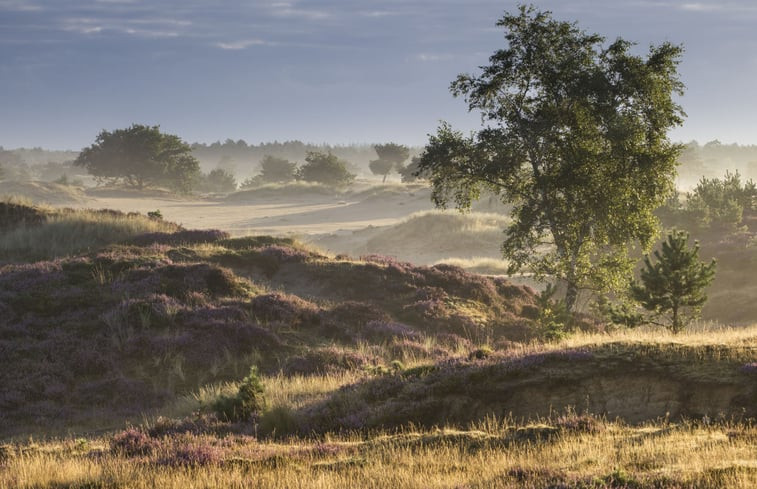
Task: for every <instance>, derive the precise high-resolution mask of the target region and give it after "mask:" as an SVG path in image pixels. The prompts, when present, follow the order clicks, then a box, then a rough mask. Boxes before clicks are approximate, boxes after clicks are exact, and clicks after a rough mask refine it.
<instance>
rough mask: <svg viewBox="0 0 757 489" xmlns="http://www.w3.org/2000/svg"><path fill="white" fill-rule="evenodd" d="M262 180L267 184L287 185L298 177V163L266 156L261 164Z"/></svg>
mask: <svg viewBox="0 0 757 489" xmlns="http://www.w3.org/2000/svg"><path fill="white" fill-rule="evenodd" d="M260 168H261V171H260V179H261V180H262V181H263V182H265V183H286V182H291V181H294V180H295V179H296V177H297V163H294V162H291V161H289V160H287V159H285V158H279V157H276V156H270V155H266V156H265V157H264V158H263V161H262V162H261V163H260Z"/></svg>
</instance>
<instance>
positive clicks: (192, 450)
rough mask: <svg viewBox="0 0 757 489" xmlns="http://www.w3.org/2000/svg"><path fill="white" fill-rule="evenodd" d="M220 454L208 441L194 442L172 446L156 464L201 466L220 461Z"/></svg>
mask: <svg viewBox="0 0 757 489" xmlns="http://www.w3.org/2000/svg"><path fill="white" fill-rule="evenodd" d="M222 455H223V453H222V452H221V450H220V449H219V448H218V447H216V446H213V445H211V444H210V443H209V442H195V443H192V444H188V445H184V446H178V447H174V448H172V449H171V450H170V451H169V453H168V454H167V455H165V456H162V457H160V458H159V459H158V460H157V461H156V464H157V465H163V466H169V467H203V466H207V465H215V464H218V463H220V462H221V460H222Z"/></svg>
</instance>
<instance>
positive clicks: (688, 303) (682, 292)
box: [631, 231, 715, 333]
mask: <svg viewBox="0 0 757 489" xmlns="http://www.w3.org/2000/svg"><path fill="white" fill-rule="evenodd" d="M688 240H689V235H688V233H686V232H684V231H673V232H671V233H670V234H668V237H667V240H666V241H665V242H663V243H662V250H661V251H659V250H658V251H655V253H654V256H655V259H656V262H655V263H652V261H651V260H650V258H649V256H648V255H647V256H646V257H645V258H644V268H642V270H641V284H639V283H633V284H632V285H631V294H632V296H633V298H634V299H635V300H636V301H638V302H639V303H640V304H641V305H642V306H643V307H644V308H645V309H646V310H648V311H650V312H651V313H652V315H653V320H654V319H656V318H661V317H663V316H666V315H667V316H669V317H668V320H667V322H666V323H664V325H665V326H666V327H667V328H668V329H670V330H671V331H672V332H673V333H679V332H680V331H682V330H683V329H684V328H685V327H686V325H687V324H688V323H689V321H691V320H692V319H694V318H696V317H698V316H699V313H700V312H701V309H702V306H703V305H704V303H705V302H706V301H707V295H706V294H705V293H704V289H705V288H706V287H707V286H708V285H709V284H710V283H711V282H712V280H713V278H714V277H715V260H712V262H710V264H705V263H702V262H701V261H699V244H698V243H696V242H695V244H694V247H693V248H692V249H689V248H688Z"/></svg>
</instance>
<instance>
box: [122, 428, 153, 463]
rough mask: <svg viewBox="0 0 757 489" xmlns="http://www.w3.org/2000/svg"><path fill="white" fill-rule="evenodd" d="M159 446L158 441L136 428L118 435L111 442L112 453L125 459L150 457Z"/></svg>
mask: <svg viewBox="0 0 757 489" xmlns="http://www.w3.org/2000/svg"><path fill="white" fill-rule="evenodd" d="M157 446H158V442H157V440H154V439H152V438H150V437H149V436H148V435H147V434H146V433H144V432H142V431H140V430H138V429H136V428H129V429H127V430H125V431H122V432H120V433H117V434H116V435H115V436H113V438H112V439H111V441H110V451H111V452H112V453H114V454H116V455H122V456H125V457H139V456H144V455H150V454H152V452H153V450H155V448H156V447H157Z"/></svg>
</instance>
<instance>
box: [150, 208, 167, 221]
mask: <svg viewBox="0 0 757 489" xmlns="http://www.w3.org/2000/svg"><path fill="white" fill-rule="evenodd" d="M147 217H149V218H150V219H158V220H161V219H163V213H162V212H160V209H155V210H154V211H149V212H148V213H147Z"/></svg>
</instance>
